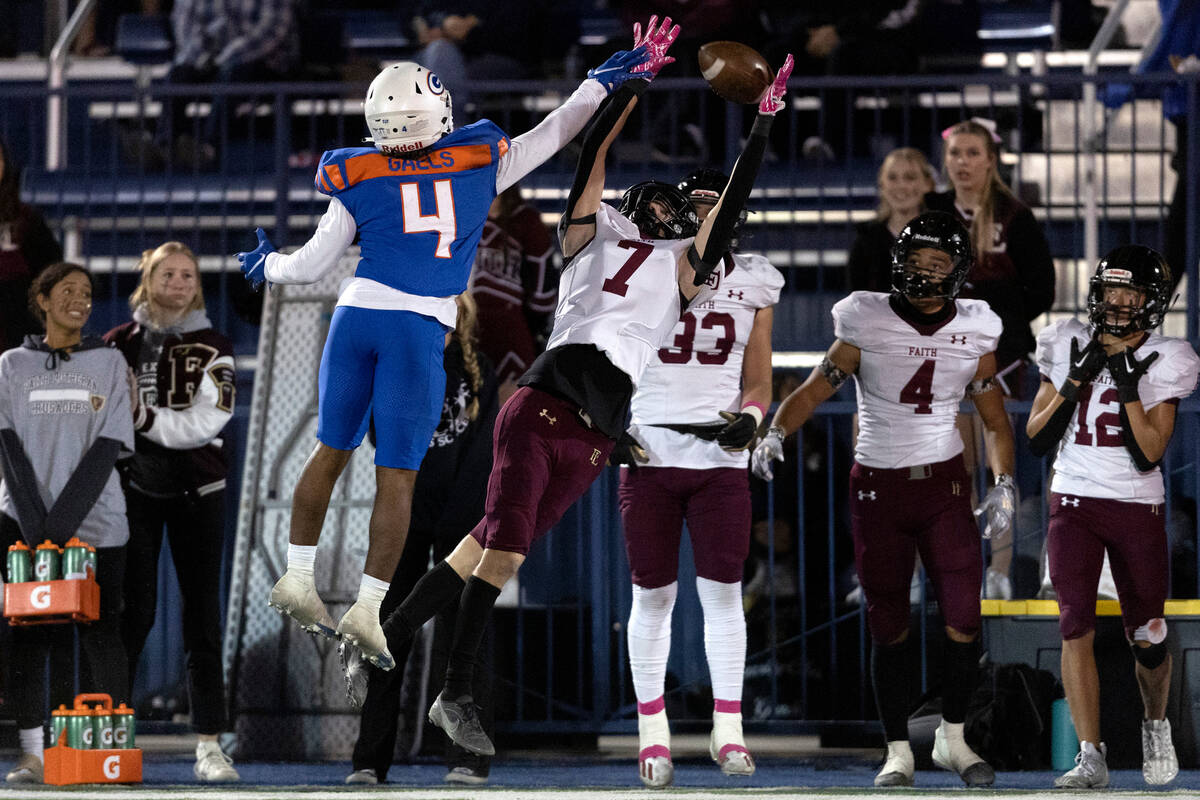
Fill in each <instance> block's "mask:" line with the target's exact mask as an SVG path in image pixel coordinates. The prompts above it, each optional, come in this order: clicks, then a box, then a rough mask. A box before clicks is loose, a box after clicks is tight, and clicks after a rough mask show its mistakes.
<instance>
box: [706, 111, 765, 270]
mask: <svg viewBox="0 0 1200 800" xmlns="http://www.w3.org/2000/svg"><path fill="white" fill-rule="evenodd" d="M774 121H775V116H774V115H773V114H759V115H758V116H756V117H755V118H754V127H752V128H751V129H750V138H748V139H747V140H746V146H745V148H743V149H742V154H741V156H739V157H738V160H737V163H736V164H734V165H733V174H732V175H730V176H729V185H728V186H726V187H725V192H724V193H723V195H722V197H721V207H720V208H719V209H718V210H717V218H716V220H714V221H713V226H712V230H711V231H709V234H708V241H706V242H705V243H704V252H703V253H700V252H698V251H697V249H696V246H695V245H692V246H691V247H690V248H688V261H689V262H690V263H691V265H692V269H694V270H695V271H696V277H695V279H694V280H693V284H694V285H696V286H700V285H702V284H703V283H704V282H705V281H706V280H708V276H709V275H711V274H712V271H713V270H714V269H716V268H717V264H719V263H720V261H721V256H723V255H725V253H726V252H727V251H728V250H729V245H730V244H731V243H732V242H733V232H734V228H735V227H736V226H737V222H738V217H740V216H741V213H742V208H744V207H745V205H746V201H747V200H748V199H750V190H751V189H752V188H753V187H754V180H755V179H756V178H757V177H758V168H759V166H760V165H761V164H762V160H763V155H764V154H765V153H766V151H767V136H768V135H769V134H770V133H771V123H772V122H774Z"/></svg>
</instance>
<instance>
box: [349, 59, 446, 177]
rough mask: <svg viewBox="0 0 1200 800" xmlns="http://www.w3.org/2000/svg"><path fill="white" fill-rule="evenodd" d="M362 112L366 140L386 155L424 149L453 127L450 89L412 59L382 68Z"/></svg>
mask: <svg viewBox="0 0 1200 800" xmlns="http://www.w3.org/2000/svg"><path fill="white" fill-rule="evenodd" d="M363 113H364V114H365V116H366V118H367V129H368V130H369V131H370V132H371V136H370V138H369V139H367V141H370V142H374V143H375V146H376V147H377V148H379V149H380V151H382V152H384V153H387V154H389V155H395V154H400V153H411V152H415V151H417V150H423V149H425V148H426V147H429V146H430V145H432V144H433V143H434V142H436V141H437V140H438V139H441V138H442V137H443V136H445V135H446V134H448V133H450V131H452V130H454V119H453V117H452V115H451V113H450V92H449V90H448V89H446V87H445V86H443V85H442V81H441V80H440V79H439V78H438V76H437V75H436V74H434V73H432V72H430V71H429V70H427V69H425V68H424V67H422V66H421V65H420V64H417V63H415V62H412V61H401V62H399V63H398V64H392V65H390V66H387V67H384V69H383V72H380V73H379V75H377V76H376V78H375V80H373V81H371V86H370V88H369V89H367V97H366V99H365V100H364V101H363Z"/></svg>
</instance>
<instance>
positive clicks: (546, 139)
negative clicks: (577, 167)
mask: <svg viewBox="0 0 1200 800" xmlns="http://www.w3.org/2000/svg"><path fill="white" fill-rule="evenodd" d="M607 94H608V93H607V92H606V91H605V89H604V87H603V86H601V85H600V83H599V82H597V81H594V80H592V79H591V78H589V79H588V80H586V81H584V82H583V83H581V84H579V88H578V89H576V90H575V91H574V92H573V93H572V94H571V96H570V97H568V98H567V102H565V103H563V104H562V105H561V106H559V107H558V108H556V109H554V110H553V111H551V112H550V113H549V114H548V115H547V116H546V118H545V119H544V120H542V121H541V122H539V123H538V124H537V125H535V126H534V128H533V130H531V131H527V132H525V133H522V134H521V135H520V136H518V137H517V138H515V139H513V140H512V142H511V143H510V144H509V147H508V152H507V153H505V154H504V157H503V158H501V159H500V167H499V168H498V169H497V170H496V194H499V193H500V192H503V191H504V190H505V189H507V188H508V187H510V186H512V185H513V184H514V183H516V182H517V181H519V180H521V178H524V177H525V176H526V175H528V174H529V173H531V172H533V171H534V170H535V169H537V168H538V167H540V166H541V165H542V164H543V163H545V162H546V160H547V159H549V158H550V156H552V155H554V154H555V153H557V152H558V151H559V150H561V149H562V148H563V145H565V144H566V143H567V142H569V141H571V140H572V139H574V138H575V134H577V133H579V132H580V131H581V130H583V126H584V125H586V124H587V121H588V120H589V119H591V118H592V114H594V113H596V109H597V108H599V107H600V101H602V100H603V99H604V98H605V96H606V95H607Z"/></svg>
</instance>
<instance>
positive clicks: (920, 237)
mask: <svg viewBox="0 0 1200 800" xmlns="http://www.w3.org/2000/svg"><path fill="white" fill-rule="evenodd" d="M912 238H913V241H914V242H930V243H932V244H941V243H942V237H940V236H930V235H929V234H927V233H914V234H913V237H912Z"/></svg>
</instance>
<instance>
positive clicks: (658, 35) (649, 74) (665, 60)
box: [633, 14, 679, 81]
mask: <svg viewBox="0 0 1200 800" xmlns="http://www.w3.org/2000/svg"><path fill="white" fill-rule="evenodd" d="M657 23H658V15H657V14H655V15H653V16H652V17H650V24H649V25H647V26H646V35H645V36H644V37H643V36H642V24H641V23H640V22H635V23H633V47H634V49H635V50H636V49H637V48H639V47H642V46H644V47H645V48H646V53H647V58H646V61H645V63H643V64H642V68H641V69H640V70H638V71H637V72H635V73H633V74H634V75H635V76H637V77H639V78H643V79H645V80H648V81H649V80H653V79H654V76H655V75H657V74H658V71H659V70H660V69H662V68H663V67H665V66H666V65H667V64H670V63H672V62H673V61H674V60H675V59H673V58H671V57H670V56H669V55H667V48H668V47H670V46H671V43H672V42H674V41H675V37H677V36H679V26H678V25H676V26H674V27H671V18H670V17H664V18H663V21H662V25H661V26H660V27H659V28H658V30H655V29H654V26H655V25H656V24H657Z"/></svg>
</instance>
